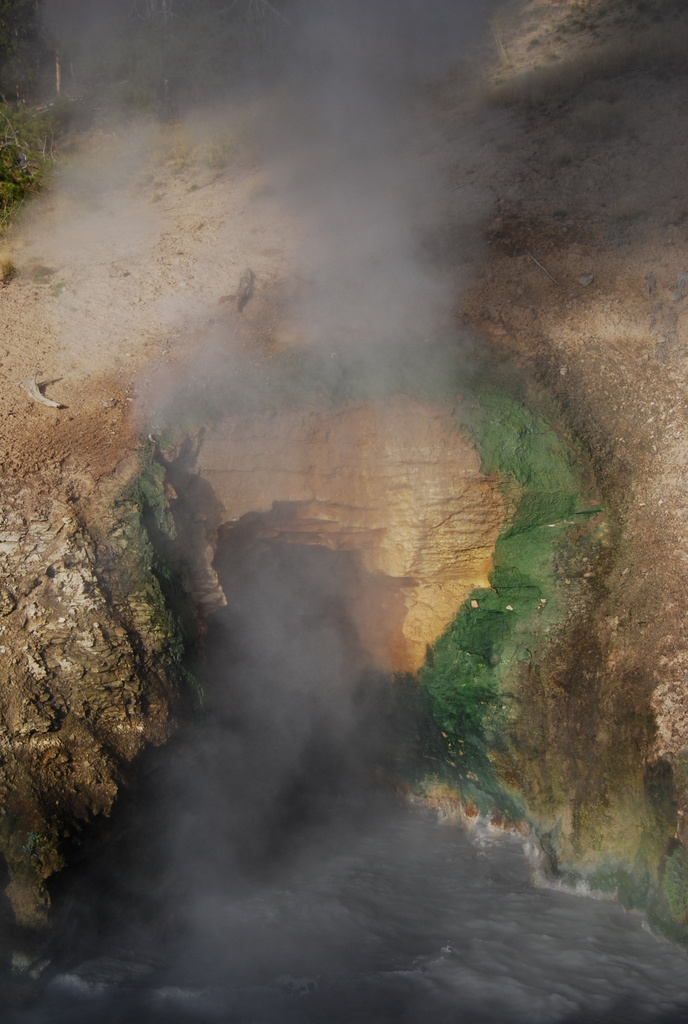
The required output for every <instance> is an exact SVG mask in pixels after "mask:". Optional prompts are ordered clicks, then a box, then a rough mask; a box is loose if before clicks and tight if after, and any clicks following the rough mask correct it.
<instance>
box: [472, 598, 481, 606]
mask: <svg viewBox="0 0 688 1024" xmlns="http://www.w3.org/2000/svg"><path fill="white" fill-rule="evenodd" d="M479 607H480V605H479V604H478V602H477V601H476V600H475V598H473V600H472V601H471V608H479Z"/></svg>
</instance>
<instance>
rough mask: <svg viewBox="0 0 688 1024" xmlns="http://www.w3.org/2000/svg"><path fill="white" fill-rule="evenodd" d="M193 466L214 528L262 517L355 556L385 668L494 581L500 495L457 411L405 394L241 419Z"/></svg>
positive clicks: (374, 650)
mask: <svg viewBox="0 0 688 1024" xmlns="http://www.w3.org/2000/svg"><path fill="white" fill-rule="evenodd" d="M197 470H198V472H199V473H200V474H201V476H202V478H203V479H204V480H205V481H207V482H209V483H210V485H211V486H212V489H213V492H214V496H215V499H216V500H217V507H216V509H215V511H214V517H215V526H216V527H223V526H224V527H226V526H227V525H228V524H233V523H237V522H238V521H239V520H241V519H242V518H244V517H251V516H253V517H256V520H257V521H256V524H255V532H256V534H257V535H263V536H271V537H279V538H281V539H283V540H291V541H294V542H298V543H301V544H323V545H326V546H327V547H329V548H331V549H335V550H348V551H352V552H355V553H356V554H357V556H358V559H359V560H360V566H361V570H362V572H361V575H360V581H361V582H360V589H361V591H363V592H362V593H361V594H360V595H359V597H360V604H358V607H359V608H360V609H361V611H360V614H359V625H360V627H361V634H362V639H363V641H364V643H366V644H367V646H368V649H369V650H370V652H371V655H372V656H373V660H374V661H375V662H376V663H377V664H378V665H379V666H380V667H383V668H391V669H394V670H413V669H416V668H417V667H418V666H419V665H420V664H421V663H422V661H423V658H424V656H425V651H426V645H427V644H429V643H432V642H433V641H434V640H435V639H436V638H437V637H438V636H439V635H440V633H442V632H443V630H444V629H445V628H446V626H447V625H448V624H449V622H451V620H452V619H453V617H454V615H455V614H456V611H457V608H458V607H459V605H460V603H461V601H462V600H463V599H464V598H465V597H466V595H467V593H468V592H469V591H470V590H472V589H473V588H474V587H484V586H487V585H488V582H487V573H488V571H489V569H490V567H491V561H492V552H493V549H494V544H495V541H496V538H497V535H498V532H499V529H500V525H501V523H502V521H503V518H504V507H503V501H502V497H501V495H500V492H499V490H498V488H497V482H496V481H495V480H491V479H488V478H486V477H485V476H483V475H482V474H481V473H480V466H479V460H478V456H477V454H476V452H475V451H474V449H473V448H472V447H471V446H470V445H469V444H468V441H467V440H466V438H465V436H463V434H462V433H461V431H460V430H459V428H458V427H457V425H456V423H455V422H454V420H453V418H452V414H451V410H449V409H443V408H441V407H435V406H430V405H427V404H424V403H421V402H418V401H414V400H413V399H411V398H407V397H395V398H392V399H387V400H384V401H382V400H380V401H375V402H369V403H363V402H352V403H350V404H347V405H345V406H342V407H340V408H334V409H333V408H320V407H315V406H299V407H295V408H287V409H282V410H277V411H271V412H265V413H261V414H255V415H252V416H237V417H232V418H228V419H227V420H225V421H224V422H223V423H222V424H221V425H220V426H219V427H217V428H215V429H213V430H212V431H209V432H208V433H207V434H206V435H205V437H204V439H203V442H202V444H201V446H200V450H199V454H198V458H197ZM365 591H367V594H368V600H367V601H366V594H365ZM373 606H374V607H375V609H376V616H374V621H373V623H372V626H371V618H370V615H369V614H368V613H367V612H366V611H365V609H366V607H368V608H369V609H370V608H372V607H373ZM366 624H367V628H366Z"/></svg>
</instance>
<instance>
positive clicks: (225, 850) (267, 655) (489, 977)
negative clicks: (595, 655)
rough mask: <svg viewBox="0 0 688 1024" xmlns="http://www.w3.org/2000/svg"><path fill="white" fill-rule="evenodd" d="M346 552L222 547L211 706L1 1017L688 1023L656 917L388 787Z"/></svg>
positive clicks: (164, 765) (67, 902) (390, 751)
mask: <svg viewBox="0 0 688 1024" xmlns="http://www.w3.org/2000/svg"><path fill="white" fill-rule="evenodd" d="M237 536H238V537H239V539H240V534H237ZM344 568H345V567H344V565H343V562H342V556H341V555H338V554H336V553H333V552H327V551H323V550H321V549H316V548H307V547H306V548H304V547H298V546H294V545H286V544H278V543H274V542H256V541H255V540H254V541H253V542H251V543H239V542H237V543H234V544H227V545H226V546H225V549H224V551H223V555H222V558H221V559H220V563H219V569H220V575H221V578H222V579H223V582H224V584H225V587H226V590H227V594H228V608H227V610H226V612H224V613H222V615H220V616H218V617H217V619H216V621H215V623H214V624H213V627H212V630H211V635H210V637H209V649H210V671H211V686H210V698H209V699H210V708H209V714H208V715H207V717H206V718H204V719H203V720H201V721H197V722H195V723H193V725H192V726H190V727H189V729H188V730H187V731H186V732H185V733H184V735H182V736H181V737H180V738H179V739H178V740H177V741H175V742H174V743H173V744H171V745H170V746H169V747H168V748H166V749H165V750H164V751H161V752H158V754H157V755H156V756H155V757H154V758H153V759H152V761H151V766H150V768H149V770H148V774H147V776H146V778H145V779H144V780H143V783H142V795H140V796H137V798H136V802H135V803H134V802H133V801H132V802H130V806H129V808H128V809H126V808H125V811H123V813H122V815H121V816H120V821H119V824H118V826H117V828H116V829H114V830H113V835H112V836H111V837H110V838H109V840H108V842H104V843H103V844H102V849H101V850H99V851H98V850H95V851H92V852H91V855H90V858H89V866H88V868H82V869H81V870H80V871H79V872H76V873H75V875H74V877H73V878H72V880H71V881H69V882H68V884H67V885H65V888H64V891H63V892H62V893H61V894H59V895H58V899H57V901H56V902H57V911H56V918H57V920H56V924H57V928H58V941H57V942H56V945H55V948H54V949H53V951H52V964H51V966H50V967H48V968H46V970H45V971H44V972H43V975H42V976H41V979H40V980H39V981H38V982H37V983H36V988H35V991H34V993H33V995H32V996H31V999H30V1001H29V1003H28V1005H24V1006H23V1008H21V1009H20V1008H18V1007H17V1008H15V1009H14V1010H11V1009H9V1008H8V1009H7V1012H6V1014H5V1016H4V1017H3V1020H7V1021H8V1022H9V1024H15V1022H16V1024H25V1022H27V1021H30V1022H31V1024H43V1022H45V1024H48V1022H50V1024H63V1022H64V1024H67V1022H69V1024H86V1022H89V1024H90V1022H98V1024H110V1022H115V1021H122V1022H123V1021H128V1022H130V1021H146V1022H151V1024H158V1022H160V1024H162V1022H165V1024H183V1022H189V1024H195V1022H204V1024H205V1022H209V1024H210V1022H215V1021H218V1022H219V1021H222V1022H227V1024H230V1022H237V1024H238V1022H241V1024H249V1022H251V1024H253V1022H255V1024H268V1022H270V1024H273V1022H285V1024H291V1022H294V1024H306V1022H308V1024H311V1022H313V1024H315V1022H318V1024H320V1022H328V1024H329V1022H334V1024H338V1022H341V1024H345V1022H346V1024H353V1022H356V1024H384V1022H387V1021H389V1022H392V1021H394V1022H408V1024H420V1022H425V1021H432V1022H447V1024H449V1022H452V1024H454V1022H456V1024H459V1022H464V1021H465V1022H488V1021H489V1022H492V1021H494V1022H497V1021H515V1022H521V1021H523V1022H526V1021H527V1022H554V1021H556V1022H559V1021H561V1022H579V1021H586V1022H588V1021H605V1022H607V1021H624V1022H628V1024H631V1022H646V1021H648V1022H649V1021H677V1022H678V1021H682V1020H688V970H687V968H688V964H687V962H686V960H685V958H684V956H683V955H682V954H681V953H680V952H679V951H678V950H676V949H675V948H673V947H672V946H671V945H669V944H666V943H661V942H659V941H657V940H656V939H655V938H653V936H651V935H650V934H648V932H647V931H646V930H645V929H644V927H643V922H642V918H641V917H640V916H638V915H634V914H627V913H626V912H625V911H624V910H623V909H622V908H621V907H619V906H617V905H615V904H612V903H606V902H598V901H594V900H591V899H584V898H580V897H575V896H572V895H569V894H565V893H561V892H557V891H552V890H547V889H536V888H534V887H533V886H532V885H531V882H530V875H529V870H528V867H527V864H526V862H525V859H524V855H523V849H522V845H521V843H520V841H519V840H518V839H516V838H515V837H511V836H508V835H501V836H497V837H492V838H491V839H489V840H488V839H487V837H486V835H485V834H482V835H481V834H478V833H476V834H474V836H473V837H468V836H466V835H465V834H464V833H463V832H461V831H460V830H459V829H456V828H451V827H443V826H440V825H438V824H437V823H436V822H435V821H433V820H431V819H430V818H424V817H423V816H422V815H419V814H412V813H410V812H409V811H408V810H406V809H405V808H403V807H402V806H400V805H399V804H398V803H397V802H396V800H395V798H394V796H393V794H391V793H389V791H386V790H385V789H384V788H382V787H379V786H376V785H374V783H373V781H372V770H371V766H373V765H375V764H379V763H381V762H382V763H388V762H389V759H390V757H391V758H392V759H393V757H394V756H395V754H394V743H393V742H392V740H391V739H390V734H389V730H388V731H387V732H385V729H384V728H382V726H381V723H380V722H379V721H377V722H376V721H375V698H374V697H371V696H370V689H371V687H369V688H368V690H366V688H365V687H362V686H361V684H360V679H361V671H362V668H363V667H364V665H363V661H364V657H363V653H362V652H361V651H360V650H358V649H357V646H356V639H355V636H353V634H352V626H351V622H350V620H349V619H348V617H347V613H346V604H345V601H344V598H343V597H342V591H341V587H340V585H339V582H338V580H339V579H340V577H341V575H342V571H343V569H344ZM372 689H374V687H372ZM381 736H382V738H381Z"/></svg>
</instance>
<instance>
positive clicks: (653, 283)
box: [645, 270, 657, 295]
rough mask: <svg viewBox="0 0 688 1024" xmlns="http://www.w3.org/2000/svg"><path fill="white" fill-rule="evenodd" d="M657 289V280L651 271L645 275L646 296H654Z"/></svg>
mask: <svg viewBox="0 0 688 1024" xmlns="http://www.w3.org/2000/svg"><path fill="white" fill-rule="evenodd" d="M656 288H657V278H656V277H655V275H654V274H653V273H652V271H651V270H649V271H648V272H647V274H646V275H645V291H646V292H647V294H648V295H654V293H655V291H656Z"/></svg>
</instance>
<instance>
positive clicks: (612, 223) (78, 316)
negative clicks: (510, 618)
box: [0, 0, 688, 755]
mask: <svg viewBox="0 0 688 1024" xmlns="http://www.w3.org/2000/svg"><path fill="white" fill-rule="evenodd" d="M574 6H575V7H576V8H579V7H580V8H589V9H591V10H593V9H597V8H599V7H600V6H601V5H600V4H594V3H592V2H591V3H589V4H587V5H585V4H582V5H567V4H562V5H558V6H553V5H552V4H550V3H549V2H545V0H532V2H531V3H529V4H527V5H525V7H526V11H527V17H525V18H521V20H517V21H516V22H514V23H511V22H510V21H509V20H508V19H505V21H504V23H503V45H504V46H505V47H506V49H507V52H508V60H509V63H508V65H507V67H506V68H504V69H502V71H501V72H500V71H498V72H497V74H498V75H499V76H500V77H501V79H502V86H504V83H506V87H507V97H508V85H509V82H511V81H516V80H517V79H518V77H519V75H520V74H521V73H522V72H523V71H524V70H525V69H527V68H528V67H530V66H531V65H532V64H534V63H536V62H537V61H540V62H542V61H544V62H545V63H546V65H547V68H556V62H557V60H558V59H560V58H561V57H562V55H565V54H566V53H568V52H573V53H574V55H575V53H576V52H577V51H576V46H580V47H582V48H584V47H585V46H587V45H588V41H587V37H585V36H580V37H579V36H576V37H575V38H572V39H569V38H568V37H567V38H564V39H563V42H562V41H561V40H559V41H557V39H558V37H557V36H556V33H555V29H556V24H557V19H561V18H563V17H564V16H565V15H566V13H567V11H569V9H570V8H571V9H573V7H574ZM528 19H530V21H529V20H528ZM536 32H537V33H539V35H540V36H541V37H542V39H541V42H540V43H538V44H537V46H536V47H529V46H528V39H529V38H531V37H532V35H533V34H534V33H536ZM593 41H594V40H593ZM591 45H592V44H591ZM570 46H572V47H573V49H572V50H571V51H569V49H567V47H570ZM543 53H546V55H545V56H544V57H543V56H542V54H543ZM492 57H494V51H493V53H492ZM481 103H485V104H487V105H481ZM686 113H687V103H686V92H685V79H684V78H664V79H659V78H647V77H644V76H643V75H641V74H640V73H638V72H633V73H628V74H626V75H625V76H624V77H621V78H615V79H613V80H609V81H608V80H606V79H603V78H599V79H596V78H595V76H594V75H593V76H592V77H590V78H589V79H588V78H585V79H584V81H583V82H582V83H581V82H577V84H576V89H575V95H574V96H573V97H572V98H571V97H569V98H565V99H563V100H562V99H559V100H557V101H556V102H552V103H551V104H550V105H547V104H546V103H545V104H544V105H542V104H541V105H540V106H539V107H538V108H537V109H535V110H529V111H528V110H523V109H522V108H520V107H519V106H517V105H514V104H511V105H507V106H505V107H498V106H495V105H493V104H492V105H491V104H490V103H488V101H485V100H476V99H475V97H470V98H468V99H467V98H466V95H465V92H464V91H462V87H461V85H460V83H459V84H457V83H452V81H448V82H447V83H444V84H443V85H442V87H441V88H440V89H439V90H438V93H437V97H436V116H437V118H438V123H439V125H440V127H441V133H440V135H441V137H442V141H440V142H437V143H436V146H437V152H436V154H435V155H436V157H437V158H438V159H439V160H440V161H441V162H442V164H443V166H444V168H445V179H446V182H447V194H446V197H445V196H443V197H441V198H440V199H438V203H442V204H444V205H445V207H446V224H447V230H446V232H445V235H446V237H443V238H441V239H440V240H439V241H438V247H437V252H438V253H439V254H440V255H441V258H442V259H444V260H445V262H446V263H447V264H449V265H451V266H456V267H457V273H458V272H459V270H458V268H461V273H462V274H463V273H464V272H465V271H464V268H465V262H466V258H465V252H464V251H460V250H461V245H462V241H461V239H462V238H463V236H462V233H461V230H460V225H461V223H462V218H465V216H466V209H467V207H468V206H471V207H482V206H483V205H486V206H487V207H488V208H489V209H488V212H487V214H486V216H485V222H484V230H483V233H484V245H483V246H482V248H480V250H479V251H480V253H481V255H480V256H479V258H478V261H477V263H475V264H474V268H473V278H472V281H470V282H469V285H468V286H467V287H464V285H465V282H464V281H463V280H462V282H461V284H462V291H461V293H460V295H459V297H458V300H457V301H458V306H459V309H458V313H457V317H458V319H459V321H463V322H467V323H468V324H470V325H471V326H472V327H474V328H475V329H477V330H478V331H479V332H482V333H484V334H485V335H486V336H488V337H490V338H492V339H494V341H495V342H496V344H497V346H498V347H499V348H501V349H503V350H504V351H506V352H507V353H508V354H510V355H513V356H514V357H515V358H516V360H517V361H518V362H519V363H520V364H521V365H523V366H524V367H525V368H526V369H527V370H528V371H529V372H532V373H533V374H535V375H536V376H537V377H538V378H539V379H540V380H541V381H542V382H543V383H544V384H545V386H546V387H547V388H548V389H551V391H552V392H553V393H554V395H555V396H556V397H557V399H558V400H559V401H560V403H561V405H562V406H563V408H564V409H565V411H566V414H567V415H568V417H569V422H570V423H571V424H572V425H573V427H574V428H575V429H576V430H577V431H578V432H579V434H580V435H581V436H582V437H583V439H584V441H585V443H586V444H587V445H588V447H589V450H590V452H591V454H592V457H593V461H594V463H595V468H596V470H597V473H598V476H599V481H600V484H601V487H602V489H603V491H604V493H605V496H606V498H607V500H608V501H609V504H610V507H611V508H612V510H613V511H614V513H615V515H616V516H617V521H619V522H620V523H621V524H622V526H623V535H622V540H621V543H620V547H619V555H618V558H617V561H616V562H615V564H614V566H613V567H612V570H611V576H610V577H609V578H608V579H607V581H606V587H607V589H608V591H610V592H611V597H610V596H609V593H607V592H605V594H604V596H603V597H601V598H600V610H599V621H598V622H597V623H596V626H597V628H598V629H599V631H600V633H601V635H602V637H603V641H604V642H603V649H604V652H605V657H606V658H607V660H608V670H609V671H610V673H611V674H612V675H614V674H615V673H616V674H617V675H618V677H619V679H620V680H623V679H624V678H625V675H624V673H626V674H628V673H631V672H641V673H644V674H645V675H647V676H648V678H649V677H650V676H652V675H653V674H654V679H653V682H652V686H655V685H656V686H657V687H658V689H657V691H656V694H655V698H654V703H655V707H656V709H657V710H658V712H659V716H660V725H659V731H658V737H657V742H656V749H655V754H656V755H661V754H671V755H678V754H679V753H680V751H681V750H682V749H683V748H684V747H685V746H686V744H687V743H688V688H687V686H686V682H685V671H686V664H687V663H688V651H687V645H686V641H685V621H686V615H685V608H684V606H685V603H686V594H685V572H686V566H687V563H688V490H687V487H686V462H687V460H688V451H687V449H686V438H687V437H688V398H687V395H686V384H687V383H688V380H687V378H688V298H686V296H685V295H683V294H682V289H681V288H680V287H679V288H677V281H678V279H679V276H680V275H681V274H682V273H683V272H684V271H686V270H688V251H687V246H688V197H686V195H685V176H684V169H685V167H686V164H687V157H688V131H686V125H685V121H686ZM223 116H224V120H223V121H222V123H220V122H219V121H217V120H214V119H213V118H209V120H208V122H207V123H199V122H198V119H195V120H194V121H193V122H192V123H189V124H186V125H184V124H182V125H178V126H168V127H165V128H163V127H156V126H154V125H149V124H141V125H140V126H138V127H136V126H134V127H132V126H128V127H127V128H126V129H125V128H120V129H117V130H113V132H112V134H110V135H93V136H92V137H90V138H89V139H88V140H86V142H85V143H82V144H81V146H80V148H79V149H78V151H77V152H75V153H74V154H73V155H72V156H71V157H70V158H69V160H68V161H66V164H65V166H64V168H63V169H62V171H61V182H60V184H59V186H58V187H56V188H55V190H54V191H53V192H52V193H50V194H49V195H46V196H44V197H43V198H41V199H39V200H38V201H37V202H36V203H35V204H34V205H33V207H32V210H31V212H30V215H29V216H27V217H26V218H25V219H23V220H20V221H19V222H18V223H17V224H16V226H15V227H14V228H13V230H12V231H11V233H10V234H8V235H7V236H6V237H5V238H4V239H3V240H2V242H1V243H0V248H1V249H2V250H3V253H5V252H6V254H7V255H9V256H10V257H11V258H12V260H13V261H14V262H15V263H16V265H17V267H18V271H19V273H18V275H17V277H16V278H15V279H14V280H12V281H11V282H10V283H9V284H8V285H7V286H6V287H4V288H3V289H2V290H0V324H1V330H2V342H1V343H0V358H1V365H0V381H1V386H0V474H1V475H3V476H12V477H15V478H19V479H21V480H23V481H25V483H26V485H27V486H28V488H29V489H30V490H39V491H40V490H41V489H46V490H49V491H50V493H51V494H52V495H53V496H54V497H59V498H63V499H65V500H66V501H69V502H71V503H72V505H73V506H74V507H75V508H76V510H77V512H78V513H79V514H80V515H83V516H84V518H85V520H86V523H87V525H89V524H91V523H93V522H95V521H96V520H97V517H98V508H99V505H100V503H101V502H102V501H103V500H108V501H110V500H111V498H112V496H113V495H114V493H115V492H116V489H117V486H118V482H119V481H120V480H122V479H124V478H125V477H126V476H127V475H128V474H129V473H131V472H132V467H133V466H135V453H136V449H137V446H138V443H139V439H140V436H141V432H142V431H143V432H144V433H145V432H147V430H148V429H149V423H148V421H147V418H146V414H147V411H148V409H149V406H150V401H151V398H150V394H149V392H148V391H147V383H148V382H149V381H150V380H155V381H158V382H159V381H164V380H166V379H167V377H168V376H169V378H170V379H172V378H173V376H174V373H173V370H174V367H175V366H176V365H182V366H186V367H189V366H191V365H193V361H194V353H195V352H196V351H198V352H199V355H200V353H202V352H203V350H204V345H205V344H206V343H207V341H208V339H209V338H210V339H212V344H213V347H214V351H217V350H218V346H220V347H221V345H222V344H225V343H226V344H227V345H228V346H231V348H232V350H233V351H234V350H242V349H245V350H246V351H247V352H249V353H250V352H252V351H256V352H262V353H270V352H272V351H276V350H277V349H279V348H281V347H282V346H284V345H286V344H289V343H291V342H294V341H298V340H299V337H300V331H299V324H298V320H297V319H296V318H295V314H294V305H293V304H292V302H291V299H292V298H293V295H294V294H295V292H296V290H297V288H296V285H295V283H294V282H295V274H294V266H295V262H294V261H295V255H294V254H295V247H296V245H297V243H298V224H295V223H294V222H293V221H292V219H291V217H290V215H289V214H287V213H286V212H285V210H284V208H283V207H282V206H280V204H279V203H278V201H277V199H276V198H275V196H274V195H273V194H272V193H271V191H270V188H269V185H268V184H267V182H266V178H265V175H264V173H263V170H262V168H261V166H260V162H259V160H258V159H257V157H256V154H255V152H254V151H253V148H252V144H251V141H250V130H249V128H248V126H247V125H248V122H249V121H250V112H248V111H241V110H239V111H234V112H231V120H230V121H229V122H227V117H228V116H230V115H227V114H226V112H225V115H223ZM219 135H222V137H223V139H225V140H226V139H228V140H229V142H228V144H227V145H226V147H225V148H226V152H224V151H223V153H224V155H223V156H222V157H221V158H220V159H218V158H217V156H216V155H215V154H214V150H213V146H214V145H216V143H217V139H218V136H219ZM223 162H224V165H223ZM464 182H465V187H464V188H463V189H455V186H456V185H462V184H463V183H464ZM452 189H455V190H454V191H452ZM455 225H457V230H456V232H455V234H454V233H453V227H454V226H455ZM535 260H537V261H539V263H540V264H541V266H538V264H537V263H536V262H535ZM246 266H250V267H251V268H252V269H253V271H254V272H255V274H256V293H255V296H254V298H253V299H252V300H251V302H250V303H249V304H248V305H247V307H246V310H245V311H244V313H243V314H239V313H238V312H237V310H236V308H235V303H234V301H233V298H232V297H233V294H234V292H235V289H236V287H237V285H238V281H239V278H240V275H241V273H242V271H243V270H244V268H245V267H246ZM41 268H43V269H41ZM45 268H47V270H46V269H45ZM543 268H544V269H543ZM545 270H546V271H547V272H548V273H546V272H545ZM648 274H651V275H652V276H653V280H654V282H655V283H654V285H653V286H651V287H650V289H648V283H647V282H648V279H647V275H648ZM548 275H551V276H552V278H554V279H555V280H554V281H553V280H552V279H551V278H550V277H549V276H548ZM590 276H591V277H592V280H591V281H590V283H587V284H584V283H582V282H581V278H584V279H585V280H587V279H588V277H590ZM650 291H651V294H650ZM686 291H688V288H687V289H686ZM36 370H38V371H39V380H42V381H48V382H50V383H48V384H47V386H46V387H45V393H46V395H48V396H49V397H50V398H52V399H54V400H56V401H59V402H60V403H62V404H63V405H64V408H62V409H60V410H55V409H49V408H46V407H44V406H41V405H38V404H36V403H34V402H33V401H32V400H31V399H30V398H29V397H28V396H27V394H26V393H25V392H24V391H23V390H22V389H21V388H20V387H19V384H18V382H19V381H22V380H26V379H28V378H30V377H31V376H32V375H33V373H34V371H36ZM651 688H652V687H651V686H649V684H647V685H646V684H643V687H642V691H643V696H644V699H647V698H649V693H650V689H651ZM611 727H613V722H612V723H611ZM607 739H608V737H607Z"/></svg>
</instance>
